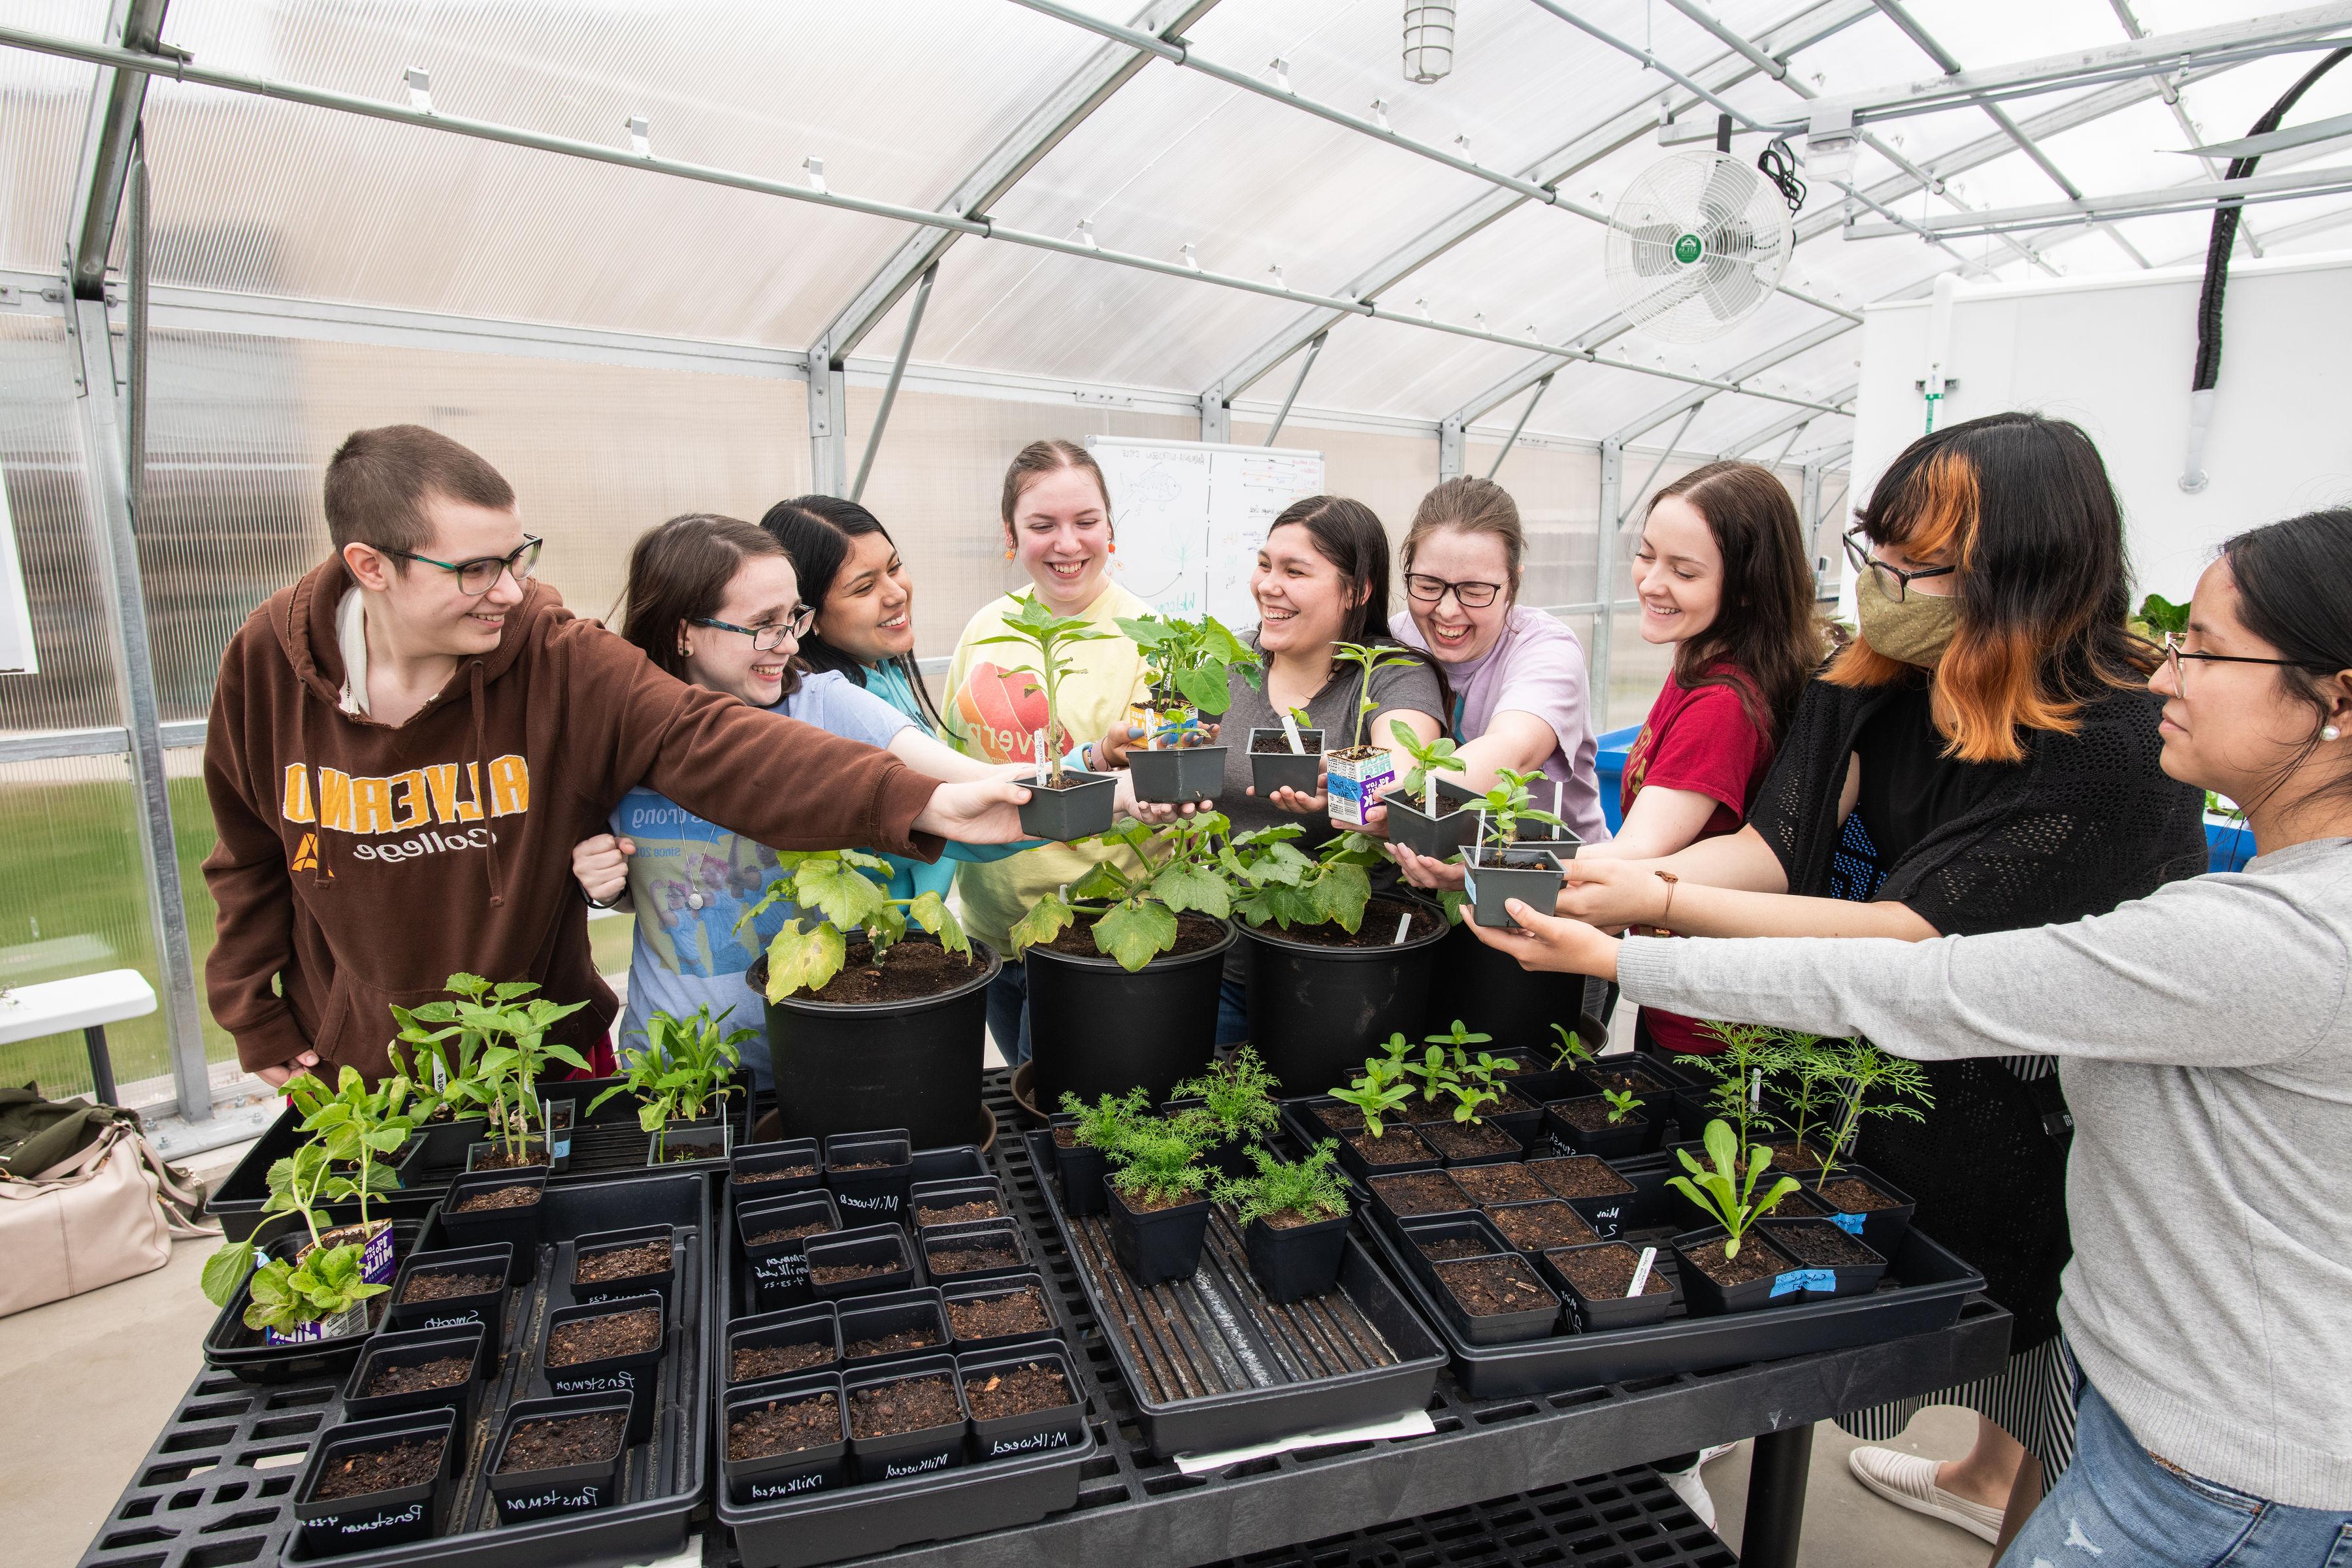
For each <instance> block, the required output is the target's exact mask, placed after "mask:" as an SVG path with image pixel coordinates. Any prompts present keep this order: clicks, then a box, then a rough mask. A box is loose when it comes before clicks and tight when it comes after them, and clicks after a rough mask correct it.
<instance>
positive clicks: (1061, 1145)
mask: <svg viewBox="0 0 2352 1568" xmlns="http://www.w3.org/2000/svg"><path fill="white" fill-rule="evenodd" d="M1077 1146H1078V1130H1077V1129H1076V1128H1075V1127H1056V1128H1055V1129H1054V1147H1055V1148H1056V1149H1075V1148H1076V1147H1077Z"/></svg>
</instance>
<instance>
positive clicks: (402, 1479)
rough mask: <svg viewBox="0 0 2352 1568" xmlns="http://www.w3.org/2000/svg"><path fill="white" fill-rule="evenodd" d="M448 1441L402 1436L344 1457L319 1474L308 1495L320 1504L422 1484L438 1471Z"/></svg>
mask: <svg viewBox="0 0 2352 1568" xmlns="http://www.w3.org/2000/svg"><path fill="white" fill-rule="evenodd" d="M447 1441H448V1439H447V1438H446V1437H404V1438H401V1439H399V1440H397V1441H394V1442H391V1443H386V1444H385V1445H384V1446H383V1447H381V1448H362V1449H361V1450H359V1451H358V1452H357V1453H354V1454H346V1455H344V1456H343V1457H342V1458H341V1460H339V1461H337V1462H336V1463H335V1464H333V1465H331V1466H329V1467H328V1468H326V1469H325V1470H324V1471H322V1472H320V1476H319V1484H318V1486H317V1487H316V1488H315V1489H312V1491H311V1493H310V1496H311V1497H312V1498H314V1499H316V1500H318V1501H320V1502H332V1501H334V1500H337V1499H338V1498H347V1497H365V1496H367V1495H368V1494H369V1493H370V1492H388V1491H390V1490H392V1489H394V1487H413V1486H418V1485H421V1484H423V1483H424V1482H425V1481H429V1480H431V1479H433V1476H434V1472H435V1471H436V1470H438V1469H440V1468H441V1448H442V1446H443V1445H444V1444H445V1443H446V1442H447Z"/></svg>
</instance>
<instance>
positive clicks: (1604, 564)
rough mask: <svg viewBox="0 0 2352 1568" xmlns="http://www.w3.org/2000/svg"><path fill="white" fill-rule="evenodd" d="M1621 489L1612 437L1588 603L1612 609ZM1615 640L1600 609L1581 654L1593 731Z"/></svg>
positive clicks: (1601, 726)
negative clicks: (1588, 672) (1587, 676)
mask: <svg viewBox="0 0 2352 1568" xmlns="http://www.w3.org/2000/svg"><path fill="white" fill-rule="evenodd" d="M1624 488H1625V443H1624V442H1622V441H1620V440H1619V439H1617V437H1614V436H1612V437H1609V438H1608V439H1607V440H1605V441H1603V442H1601V510H1600V511H1599V512H1598V513H1597V514H1596V515H1595V517H1594V524H1593V525H1594V534H1593V540H1592V602H1593V603H1594V604H1596V605H1615V603H1616V601H1617V519H1618V517H1619V515H1620V512H1619V502H1620V501H1621V500H1622V499H1623V497H1622V491H1623V489H1624ZM1616 640H1617V616H1616V613H1615V611H1614V609H1613V608H1612V609H1604V610H1602V611H1601V613H1600V614H1598V615H1597V616H1594V617H1593V622H1592V646H1591V647H1589V648H1586V649H1585V650H1584V656H1585V661H1586V663H1587V664H1588V665H1589V666H1590V668H1591V677H1590V679H1591V690H1590V691H1589V692H1588V693H1587V697H1586V702H1587V706H1588V707H1589V708H1590V709H1591V712H1592V714H1593V716H1594V722H1593V728H1594V729H1595V730H1606V729H1608V728H1609V654H1610V648H1611V646H1612V644H1613V643H1614V642H1615V641H1616Z"/></svg>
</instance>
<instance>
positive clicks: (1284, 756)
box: [1249, 725, 1323, 801]
mask: <svg viewBox="0 0 2352 1568" xmlns="http://www.w3.org/2000/svg"><path fill="white" fill-rule="evenodd" d="M1298 739H1299V742H1300V743H1301V744H1302V745H1304V746H1305V747H1306V748H1307V750H1306V751H1305V752H1303V753H1302V752H1294V751H1292V750H1291V749H1290V737H1289V736H1287V735H1286V734H1284V733H1283V732H1282V729H1281V726H1279V725H1276V727H1275V728H1273V729H1271V730H1252V731H1250V732H1249V760H1250V787H1251V788H1252V789H1254V790H1255V791H1257V798H1258V799H1259V800H1260V801H1264V800H1265V799H1266V798H1267V797H1268V796H1270V795H1273V794H1274V792H1275V791H1276V790H1278V789H1295V790H1297V792H1298V793H1299V794H1301V795H1313V794H1314V793H1315V785H1316V783H1317V781H1318V779H1320V778H1321V777H1322V774H1323V731H1320V730H1301V731H1298Z"/></svg>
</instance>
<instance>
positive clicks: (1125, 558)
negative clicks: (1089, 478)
mask: <svg viewBox="0 0 2352 1568" xmlns="http://www.w3.org/2000/svg"><path fill="white" fill-rule="evenodd" d="M1087 450H1088V451H1090V452H1092V453H1093V454H1094V458H1095V461H1096V462H1097V463H1100V464H1101V465H1102V471H1103V479H1104V482H1105V483H1106V484H1107V485H1108V487H1109V489H1110V515H1111V520H1112V521H1113V523H1114V524H1115V525H1116V526H1117V529H1118V553H1116V554H1114V555H1113V556H1112V557H1111V562H1110V571H1111V576H1112V577H1113V578H1114V579H1116V580H1117V581H1118V584H1119V585H1120V586H1121V587H1123V588H1125V589H1127V591H1128V592H1129V593H1130V594H1133V595H1135V596H1136V597H1137V598H1139V599H1141V600H1143V601H1144V602H1145V603H1147V604H1149V605H1151V607H1152V608H1153V609H1155V610H1158V611H1159V612H1160V614H1162V615H1168V616H1200V615H1202V614H1203V613H1206V614H1208V615H1212V616H1216V617H1217V619H1219V620H1220V621H1223V623H1224V624H1225V625H1226V626H1231V627H1233V628H1234V629H1235V630H1236V631H1238V630H1240V629H1242V628H1243V627H1245V626H1255V625H1257V604H1256V601H1255V600H1254V599H1252V598H1251V597H1250V592H1249V579H1250V571H1251V569H1252V568H1253V567H1254V566H1255V565H1256V564H1257V552H1258V547H1259V546H1260V545H1262V544H1264V543H1265V536H1266V531H1268V530H1269V529H1271V528H1272V527H1273V526H1274V520H1275V518H1276V516H1278V515H1279V514H1280V513H1281V511H1282V509H1283V508H1285V507H1286V506H1288V505H1289V504H1290V503H1291V502H1292V501H1295V500H1303V499H1305V498H1306V497H1307V496H1312V495H1320V494H1322V493H1323V454H1322V453H1320V452H1310V451H1307V450H1304V449H1301V448H1298V447H1231V446H1223V445H1219V444H1216V443H1213V442H1207V441H1130V440H1127V439H1124V438H1122V437H1115V436H1089V437H1087Z"/></svg>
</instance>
